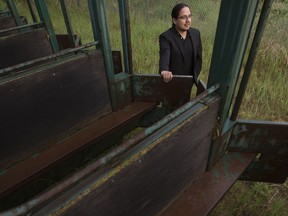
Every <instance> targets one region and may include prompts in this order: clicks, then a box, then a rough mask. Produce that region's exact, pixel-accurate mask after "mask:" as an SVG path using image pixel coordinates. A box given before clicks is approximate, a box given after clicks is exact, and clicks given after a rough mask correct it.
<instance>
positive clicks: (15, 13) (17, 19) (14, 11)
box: [6, 0, 23, 26]
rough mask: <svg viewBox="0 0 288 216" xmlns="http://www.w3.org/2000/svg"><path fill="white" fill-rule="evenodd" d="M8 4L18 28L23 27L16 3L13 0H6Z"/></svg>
mask: <svg viewBox="0 0 288 216" xmlns="http://www.w3.org/2000/svg"><path fill="white" fill-rule="evenodd" d="M6 4H7V6H8V8H9V10H10V12H11V13H12V15H13V18H14V20H15V23H16V24H17V26H20V25H23V22H22V21H21V18H20V16H19V13H18V10H17V8H16V5H15V3H14V1H12V0H6Z"/></svg>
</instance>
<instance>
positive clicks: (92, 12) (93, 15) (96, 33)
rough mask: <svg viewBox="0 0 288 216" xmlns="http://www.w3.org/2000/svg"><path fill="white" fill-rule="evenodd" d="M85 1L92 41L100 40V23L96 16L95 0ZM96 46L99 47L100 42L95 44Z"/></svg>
mask: <svg viewBox="0 0 288 216" xmlns="http://www.w3.org/2000/svg"><path fill="white" fill-rule="evenodd" d="M87 1H88V9H89V13H90V19H91V25H92V31H93V36H94V41H100V39H101V35H100V24H99V22H98V18H97V10H96V7H97V6H96V2H95V1H94V0H87ZM96 48H100V43H99V44H98V45H96Z"/></svg>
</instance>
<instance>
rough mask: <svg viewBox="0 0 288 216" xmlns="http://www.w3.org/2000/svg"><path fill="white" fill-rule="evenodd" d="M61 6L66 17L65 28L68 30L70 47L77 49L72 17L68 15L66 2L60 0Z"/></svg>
mask: <svg viewBox="0 0 288 216" xmlns="http://www.w3.org/2000/svg"><path fill="white" fill-rule="evenodd" d="M60 5H61V9H62V14H63V17H64V22H65V26H66V29H67V33H68V37H69V42H70V45H71V46H72V47H76V41H75V37H74V33H73V29H72V25H71V21H70V16H69V14H68V11H67V7H66V4H65V0H60Z"/></svg>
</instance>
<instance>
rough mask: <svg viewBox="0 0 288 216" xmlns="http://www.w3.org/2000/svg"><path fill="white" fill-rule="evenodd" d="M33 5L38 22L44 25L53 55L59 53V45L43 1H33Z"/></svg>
mask: <svg viewBox="0 0 288 216" xmlns="http://www.w3.org/2000/svg"><path fill="white" fill-rule="evenodd" d="M35 4H36V7H37V10H38V13H39V17H40V20H41V21H42V22H43V23H45V26H46V29H47V32H48V34H49V39H50V43H51V46H52V49H53V51H54V53H57V52H59V45H58V41H57V38H56V34H55V31H54V28H53V25H52V22H51V18H50V15H49V12H48V8H47V5H46V1H45V0H35Z"/></svg>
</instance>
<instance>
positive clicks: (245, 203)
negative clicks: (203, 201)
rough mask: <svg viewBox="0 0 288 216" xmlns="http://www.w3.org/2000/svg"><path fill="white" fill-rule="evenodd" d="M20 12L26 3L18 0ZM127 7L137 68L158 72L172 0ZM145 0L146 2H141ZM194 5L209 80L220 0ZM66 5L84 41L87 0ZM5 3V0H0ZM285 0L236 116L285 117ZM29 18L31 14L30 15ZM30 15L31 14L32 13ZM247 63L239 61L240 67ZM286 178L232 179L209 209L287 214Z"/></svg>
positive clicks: (56, 17) (112, 24) (114, 27)
mask: <svg viewBox="0 0 288 216" xmlns="http://www.w3.org/2000/svg"><path fill="white" fill-rule="evenodd" d="M18 2H19V5H18V8H19V10H20V14H24V15H26V16H28V18H29V15H28V13H27V8H26V7H25V6H23V3H22V2H23V1H18ZM115 2H116V1H112V0H109V1H107V6H108V8H109V10H108V11H107V16H108V23H109V30H110V39H111V47H112V48H113V49H115V50H122V47H121V34H120V27H119V18H118V10H117V7H118V6H117V3H115ZM130 2H133V4H132V3H131V5H130V9H131V14H130V16H131V31H132V32H131V37H132V54H133V67H134V72H135V73H143V74H144V73H157V72H158V61H159V45H158V36H159V34H160V33H161V32H163V31H165V30H166V29H167V28H169V27H170V26H171V21H170V10H171V8H172V6H173V5H174V4H175V1H164V0H159V1H150V5H149V7H148V5H147V1H144V0H134V1H130ZM145 2H146V4H145ZM187 2H188V3H189V4H190V5H191V8H192V13H193V20H192V26H194V27H197V28H199V29H200V30H201V36H202V43H203V71H202V73H201V75H200V78H201V79H203V80H205V81H206V80H207V77H208V72H209V68H210V62H211V56H212V51H213V42H214V34H215V29H216V24H217V16H218V11H219V2H220V1H219V0H213V1H212V0H209V1H208V0H201V1H200V0H198V1H187ZM71 5H72V7H69V13H70V16H71V20H72V23H73V29H74V31H75V33H77V34H78V35H80V36H81V38H82V42H83V43H88V42H90V41H92V39H93V37H92V30H91V25H90V18H89V15H88V9H87V6H86V5H85V3H83V1H82V4H81V8H80V9H79V8H75V7H74V6H73V4H71ZM0 6H1V8H3V0H2V1H0ZM49 8H50V11H51V18H52V21H53V23H54V28H55V31H56V32H57V33H64V32H65V31H66V30H65V27H64V22H63V21H62V20H63V19H62V16H61V12H60V10H59V9H58V8H57V3H53V5H50V6H49ZM287 11H288V2H287V1H280V0H278V1H275V3H274V5H273V8H272V11H271V14H270V17H269V20H268V24H267V27H266V30H265V33H264V35H263V38H262V42H261V45H260V48H259V52H258V54H257V57H256V61H255V64H254V67H253V70H252V75H251V78H250V80H249V83H248V87H247V90H246V95H245V97H244V100H243V103H242V106H241V110H240V113H239V117H240V118H245V119H260V120H271V121H288V96H287V93H288V85H287V83H288V70H287V68H288V37H287V35H288V29H287V26H288V13H287ZM29 19H30V18H29ZM30 20H31V19H30ZM56 21H57V22H56ZM244 66H245V64H244V65H243V69H244ZM287 192H288V182H287V181H286V183H285V184H283V185H276V184H266V183H259V182H258V183H249V182H240V181H239V182H236V184H235V185H234V186H233V187H232V188H231V190H230V191H229V192H228V193H227V195H226V196H225V197H224V199H223V200H222V201H221V202H220V203H219V205H218V206H217V207H216V208H215V209H214V211H213V212H212V213H211V215H213V216H214V215H215V216H216V215H217V216H218V215H219V216H221V215H223V216H226V215H227V216H230V215H239V216H240V215H252V216H253V215H261V216H262V215H263V216H265V215H267V216H268V215H269V216H271V215H272V216H285V215H288V214H287V212H288V209H287V206H288V198H287Z"/></svg>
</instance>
